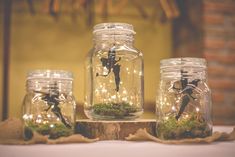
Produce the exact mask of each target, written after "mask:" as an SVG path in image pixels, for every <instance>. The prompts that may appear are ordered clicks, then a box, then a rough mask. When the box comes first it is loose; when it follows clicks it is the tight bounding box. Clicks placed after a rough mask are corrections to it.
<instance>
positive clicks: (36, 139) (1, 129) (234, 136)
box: [0, 118, 235, 145]
mask: <svg viewBox="0 0 235 157" xmlns="http://www.w3.org/2000/svg"><path fill="white" fill-rule="evenodd" d="M98 140H99V139H88V138H86V137H84V136H82V135H80V134H74V135H71V136H68V137H61V138H58V139H55V140H51V139H48V138H47V137H46V136H42V135H40V134H38V133H36V132H34V133H33V138H32V139H31V140H29V141H25V140H24V137H23V123H22V121H21V120H19V119H16V118H10V119H8V120H6V121H4V122H1V123H0V144H8V145H27V144H65V143H89V142H96V141H98ZM126 140H128V141H154V142H157V143H164V144H189V143H212V142H215V141H232V140H235V128H234V129H233V131H232V132H231V133H226V132H214V133H213V134H212V136H210V137H206V138H195V139H183V140H161V139H158V138H156V137H154V136H152V135H150V134H149V133H148V132H147V131H146V130H145V129H139V130H138V131H137V132H136V133H135V134H133V135H132V134H130V135H129V136H128V137H126Z"/></svg>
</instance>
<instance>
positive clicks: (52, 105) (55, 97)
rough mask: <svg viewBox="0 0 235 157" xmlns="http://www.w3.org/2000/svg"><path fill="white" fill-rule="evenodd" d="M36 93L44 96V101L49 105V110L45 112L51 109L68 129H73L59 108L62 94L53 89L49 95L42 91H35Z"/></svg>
mask: <svg viewBox="0 0 235 157" xmlns="http://www.w3.org/2000/svg"><path fill="white" fill-rule="evenodd" d="M35 92H36V93H40V94H43V96H42V100H44V101H45V102H46V103H47V105H48V108H47V109H45V110H44V111H46V112H47V111H48V110H49V109H51V111H52V112H53V113H54V114H55V115H56V116H57V117H58V118H59V119H60V120H61V122H62V123H63V124H64V125H65V126H66V127H67V128H71V127H72V126H71V125H70V124H69V123H68V122H67V121H66V120H65V118H64V117H63V115H62V113H61V109H60V107H59V104H60V99H59V96H60V93H59V91H58V90H57V89H52V90H50V91H49V93H44V92H41V91H35Z"/></svg>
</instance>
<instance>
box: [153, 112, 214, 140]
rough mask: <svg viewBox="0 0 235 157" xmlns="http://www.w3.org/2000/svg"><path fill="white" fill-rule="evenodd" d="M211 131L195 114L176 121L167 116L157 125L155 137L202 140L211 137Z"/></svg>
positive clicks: (172, 117) (173, 117) (203, 120)
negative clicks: (197, 138)
mask: <svg viewBox="0 0 235 157" xmlns="http://www.w3.org/2000/svg"><path fill="white" fill-rule="evenodd" d="M211 131H212V130H211V129H210V127H209V125H208V124H207V122H206V121H205V119H204V118H203V117H202V116H201V115H198V114H196V113H192V114H190V115H189V117H188V118H182V119H179V120H176V118H175V116H169V117H168V119H167V120H163V121H161V122H159V123H158V124H157V136H158V137H159V138H161V139H165V140H168V139H183V138H196V137H200V138H204V137H207V136H210V135H211Z"/></svg>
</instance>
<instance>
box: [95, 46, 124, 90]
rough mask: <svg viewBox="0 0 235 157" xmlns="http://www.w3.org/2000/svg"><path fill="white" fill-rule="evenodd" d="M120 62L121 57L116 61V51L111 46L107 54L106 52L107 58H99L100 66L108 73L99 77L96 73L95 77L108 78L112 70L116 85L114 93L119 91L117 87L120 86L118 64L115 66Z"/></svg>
mask: <svg viewBox="0 0 235 157" xmlns="http://www.w3.org/2000/svg"><path fill="white" fill-rule="evenodd" d="M120 60H121V57H119V59H118V60H116V51H115V46H113V47H112V48H111V49H110V50H109V52H108V58H103V57H102V58H101V59H100V61H101V62H102V66H103V67H106V68H107V69H108V73H107V74H105V75H101V74H99V73H96V76H104V77H106V76H108V75H109V74H110V72H111V70H113V74H114V77H115V84H116V91H117V92H118V91H119V85H120V67H121V65H120V64H117V62H119V61H120Z"/></svg>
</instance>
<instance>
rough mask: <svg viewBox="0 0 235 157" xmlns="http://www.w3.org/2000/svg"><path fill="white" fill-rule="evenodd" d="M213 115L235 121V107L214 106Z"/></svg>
mask: <svg viewBox="0 0 235 157" xmlns="http://www.w3.org/2000/svg"><path fill="white" fill-rule="evenodd" d="M212 111H213V115H214V116H215V117H223V118H226V119H233V120H235V114H234V113H235V106H228V105H214V104H213V106H212Z"/></svg>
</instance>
